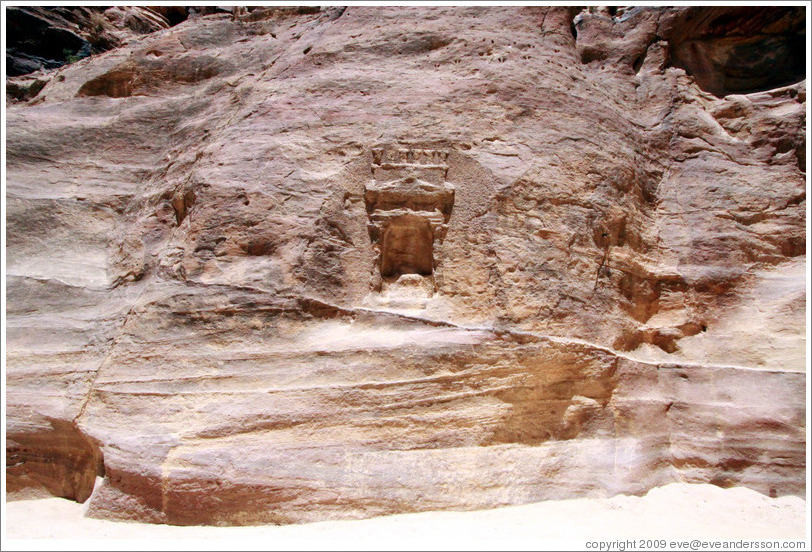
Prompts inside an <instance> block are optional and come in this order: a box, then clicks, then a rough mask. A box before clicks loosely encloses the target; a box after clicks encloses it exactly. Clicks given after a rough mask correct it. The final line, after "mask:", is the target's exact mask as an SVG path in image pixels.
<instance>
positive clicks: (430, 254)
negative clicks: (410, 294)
mask: <svg viewBox="0 0 812 552" xmlns="http://www.w3.org/2000/svg"><path fill="white" fill-rule="evenodd" d="M372 156H373V162H372V180H371V181H370V182H369V183H367V185H366V187H365V190H364V200H365V203H366V210H367V216H368V218H369V221H368V228H369V237H370V239H371V241H372V247H373V248H374V250H375V265H376V270H377V274H376V275H375V276H376V277H375V279H374V282H375V283H374V287H375V289H376V290H377V291H381V289H382V288H384V287H387V285H391V284H398V283H401V284H403V283H408V284H409V285H412V286H413V285H415V284H417V285H419V286H420V287H425V288H428V289H430V290H431V291H432V292H434V291H435V290H436V282H437V279H436V276H437V275H438V274H439V273H440V272H441V270H442V255H441V247H440V246H441V244H442V242H443V240H444V239H445V235H446V232H447V231H448V221H449V219H450V218H451V211H452V209H453V207H454V187H453V186H452V185H451V184H449V183H448V182H446V177H447V174H448V165H447V164H446V161H447V158H448V152H444V151H437V150H428V149H417V148H392V147H390V148H379V149H374V150H373V151H372ZM418 278H420V280H418Z"/></svg>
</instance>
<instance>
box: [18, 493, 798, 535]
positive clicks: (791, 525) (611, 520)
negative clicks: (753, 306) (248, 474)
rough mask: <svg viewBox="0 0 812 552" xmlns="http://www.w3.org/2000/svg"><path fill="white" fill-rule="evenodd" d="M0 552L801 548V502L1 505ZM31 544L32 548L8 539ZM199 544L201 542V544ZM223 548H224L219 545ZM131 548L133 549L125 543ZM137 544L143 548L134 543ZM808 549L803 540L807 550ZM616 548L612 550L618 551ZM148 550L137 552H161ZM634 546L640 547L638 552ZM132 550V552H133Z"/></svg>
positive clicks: (649, 498)
mask: <svg viewBox="0 0 812 552" xmlns="http://www.w3.org/2000/svg"><path fill="white" fill-rule="evenodd" d="M5 513H6V515H4V516H3V519H4V525H5V527H4V535H3V537H4V541H5V542H4V546H3V549H4V550H6V549H9V550H11V549H24V548H25V549H55V548H57V547H59V546H60V543H59V542H57V541H53V540H49V541H43V540H40V539H173V541H172V542H171V543H169V544H168V545H167V546H171V547H172V548H173V549H179V548H184V546H183V543H182V542H181V541H177V540H174V539H195V540H190V541H189V544H190V545H191V547H192V548H193V549H214V550H216V549H221V548H228V549H230V550H235V549H249V548H261V549H266V550H270V549H274V550H280V549H281V550H303V549H333V550H377V549H389V550H391V549H469V550H476V549H503V550H504V549H540V548H547V547H553V546H555V545H556V544H557V543H560V544H563V545H566V544H568V545H569V547H572V546H575V547H578V548H581V547H585V546H586V542H587V541H595V540H604V541H609V540H615V541H617V540H618V539H631V540H635V539H636V540H638V541H639V540H640V539H644V538H659V539H667V540H668V541H669V542H670V541H673V540H680V539H688V540H690V539H804V538H805V536H806V531H807V529H806V522H807V512H806V501H805V500H803V499H801V498H798V497H781V498H777V499H773V498H769V497H767V496H764V495H762V494H759V493H756V492H755V491H751V490H749V489H744V488H734V489H720V488H718V487H715V486H712V485H688V484H682V483H679V484H677V483H675V484H671V485H667V486H665V487H660V488H657V489H653V490H652V491H651V492H649V493H648V494H647V495H646V496H644V497H631V496H616V497H613V498H608V499H577V500H562V501H549V502H540V503H537V504H528V505H523V506H510V507H505V508H499V509H495V510H483V511H476V512H428V513H420V514H403V515H396V516H387V517H379V518H373V519H368V520H360V521H329V522H321V523H311V524H306V525H288V526H260V527H175V526H167V525H145V524H138V523H120V522H111V521H103V520H97V519H89V518H85V517H83V516H82V505H81V504H77V503H74V502H70V501H68V500H64V499H59V498H47V499H41V500H22V501H15V502H9V503H7V504H6V512H5ZM6 539H30V540H16V541H13V540H6ZM197 539H204V540H202V541H200V540H197ZM222 539H227V540H222ZM128 542H129V544H130V545H131V546H137V543H136V541H128ZM141 542H144V541H141ZM807 542H808V541H807ZM61 544H62V545H64V546H61V547H63V548H66V549H85V548H87V549H94V548H97V549H105V550H106V549H111V548H112V549H124V548H126V547H127V543H125V542H124V541H117V542H116V544H111V543H109V542H104V541H95V544H94V543H93V541H90V542H88V541H87V540H85V541H83V542H81V543H80V542H78V541H77V542H71V541H62V543H61ZM618 544H619V543H616V545H615V547H613V549H615V550H617V549H619V548H618ZM157 546H160V545H159V543H157V542H156V541H154V540H153V541H149V544H147V545H144V549H158V548H156V547H157ZM638 546H639V544H638ZM136 549H137V548H136Z"/></svg>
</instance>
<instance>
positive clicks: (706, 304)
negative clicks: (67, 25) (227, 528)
mask: <svg viewBox="0 0 812 552" xmlns="http://www.w3.org/2000/svg"><path fill="white" fill-rule="evenodd" d="M776 9H778V8H776ZM749 13H750V12H747V11H741V10H739V9H732V8H731V9H727V8H718V9H716V8H715V9H713V10H708V11H702V10H699V11H696V10H694V9H688V8H632V9H629V10H620V11H614V13H613V12H612V10H608V9H607V10H594V11H593V13H590V11H589V10H586V11H585V12H584V13H578V10H573V9H569V8H542V7H536V8H530V7H526V8H519V7H511V8H497V7H487V8H486V7H443V8H405V7H397V8H387V7H361V6H350V7H348V8H322V9H300V8H287V9H280V8H274V9H264V8H263V9H256V10H252V11H243V10H237V11H236V12H235V13H234V14H211V15H206V14H196V16H195V17H194V18H191V19H188V20H186V21H184V22H183V23H182V24H179V25H176V26H174V27H171V28H169V27H167V28H165V29H162V30H158V31H156V32H153V33H150V34H148V35H145V36H143V37H141V38H138V39H134V40H132V41H131V42H129V43H128V44H127V45H126V46H123V47H120V48H117V49H113V50H110V51H108V52H105V53H102V54H99V55H94V56H92V57H89V58H87V59H83V60H81V61H78V62H76V63H73V64H70V65H67V66H64V67H62V68H60V69H57V70H55V71H53V72H51V73H49V74H48V77H47V83H46V84H44V85H43V86H42V87H41V89H40V90H39V92H34V91H31V92H29V93H28V94H27V95H25V96H22V97H20V96H18V99H20V100H26V98H33V99H27V101H15V102H13V103H12V102H9V107H8V111H7V113H8V122H7V129H8V132H7V135H8V142H7V148H8V164H7V175H8V189H7V205H8V213H7V228H8V232H7V235H8V244H7V252H8V253H7V258H8V262H7V271H8V287H7V295H8V310H7V320H8V330H7V332H8V342H7V347H8V352H7V363H8V370H7V380H6V382H7V389H8V405H7V406H8V418H7V430H8V436H9V446H8V447H9V448H8V450H7V474H8V480H9V490H10V491H12V496H26V494H27V493H28V494H31V493H37V492H40V493H42V492H48V493H52V494H59V495H61V496H68V497H71V498H75V499H77V500H83V499H85V498H86V497H87V496H88V495H90V498H89V501H90V502H89V512H90V513H91V515H94V516H99V517H107V518H116V519H135V520H141V521H152V522H165V523H174V524H196V523H212V524H246V523H295V522H303V521H314V520H319V519H327V518H354V517H368V516H372V515H378V514H387V513H394V512H405V511H419V510H430V509H443V508H454V509H466V508H468V509H470V508H484V507H490V506H495V505H501V504H517V503H524V502H532V501H538V500H544V499H553V498H566V497H574V496H608V495H613V494H617V493H636V494H640V493H644V492H645V491H647V490H648V489H650V488H652V487H654V486H658V485H661V484H665V483H668V482H673V481H690V482H712V483H714V484H717V485H721V486H732V485H745V486H748V487H751V488H754V489H756V490H759V491H761V492H764V493H771V494H803V492H804V491H805V488H804V485H805V483H804V481H805V479H804V478H805V476H804V473H805V467H806V466H805V452H804V451H805V437H804V435H805V429H804V423H805V421H804V420H805V403H804V401H805V397H804V392H805V381H806V380H805V374H804V348H805V341H804V335H805V325H804V324H805V321H804V308H805V293H806V292H805V279H804V271H805V262H806V235H805V223H806V221H805V211H806V195H805V174H804V171H805V169H806V165H805V154H804V151H805V147H806V146H805V108H806V84H805V81H804V80H801V78H803V75H802V74H798V73H797V72H793V71H794V70H793V71H789V70H787V71H785V72H784V73H782V76H781V78H780V79H778V81H772V80H769V79H768V80H767V81H765V80H764V79H763V74H762V73H763V71H762V69H763V66H764V65H763V63H762V61H763V60H762V61H759V62H758V63H757V64H755V66H754V65H748V64H746V63H745V64H743V65H742V66H740V67H738V68H737V67H736V66H735V56H732V55H731V56H730V57H729V58H728V61H726V62H725V64H723V65H722V66H720V67H715V66H708V65H707V64H705V65H702V67H703V69H702V71H698V70H697V69H695V66H694V65H692V63H693V62H694V61H696V59H700V60H701V59H704V58H702V56H704V55H712V54H713V52H716V51H718V46H717V45H718V44H721V43H724V44H727V45H728V46H730V45H731V44H732V46H730V48H733V49H734V50H735V48H737V47H738V46H736V44H745V43H746V44H755V43H757V40H756V39H755V38H752V37H753V36H755V35H757V36H758V40H768V39H769V40H779V41H784V43H786V44H788V45H789V46H787V48H788V50H787V52H788V53H787V55H786V56H785V58H786V59H784V61H785V62H786V63H788V64H789V65H790V66H792V67H794V65H792V64H793V63H795V62H794V61H793V60H794V59H795V58H793V57H792V56H793V55H794V54H793V53H792V52H794V50H792V48H791V47H790V46H791V45H792V44H794V42H793V41H794V40H796V39H795V38H793V36H795V35H793V33H796V32H797V28H798V27H797V21H798V13H801V14H802V13H803V10H802V9H801V8H798V9H794V8H793V9H789V8H786V9H785V8H780V12H770V11H769V10H767V12H763V11H758V14H761V15H758V17H759V18H761V19H762V20H763V22H764V24H763V25H762V26H758V25H756V26H753V25H752V24H750V23H747V18H748V17H750V15H748V14H749ZM169 15H170V14H164V15H161V17H169ZM697 17H698V19H697ZM691 33H693V34H691ZM748 33H750V34H748ZM767 35H769V36H767ZM725 37H728V38H725ZM765 37H766V38H765ZM689 39H690V40H693V41H696V40H700V39H701V40H706V39H707V41H711V42H707V43H703V44H704V45H703V46H701V47H700V48H699V49H698V50H697V51H698V52H700V53H701V55H700V56H699V57H698V58H690V59H689V58H687V57H684V56H683V57H679V56H675V54H674V51H675V48H678V47H680V46H679V45H684V44H685V43H686V41H688V40H689ZM725 40H728V42H724V41H725ZM719 41H722V42H719ZM726 47H727V46H726ZM680 51H682V50H680ZM692 51H693V50H692ZM726 51H727V50H726ZM714 59H716V58H714ZM782 59H783V58H782ZM686 60H687V61H686ZM692 60H693V61H692ZM779 62H781V61H780V60H778V61H776V63H779ZM781 63H783V62H781ZM680 67H683V68H680ZM686 70H688V71H689V72H690V74H689V73H688V72H686ZM716 70H719V71H722V73H723V74H721V75H719V74H716V73H713V71H716ZM751 70H752V71H754V72H755V73H754V74H752V75H751V76H749V77H748V76H747V74H748V71H751ZM736 71H738V73H736ZM759 71H762V73H759ZM756 73H758V74H756ZM733 74H736V75H739V76H738V77H737V78H738V79H739V80H737V81H736V83H738V84H735V86H739V85H741V86H742V87H743V88H744V89H746V90H740V89H736V90H738V91H739V92H745V91H746V92H747V93H736V94H727V95H725V92H728V91H732V89H731V87H732V86H734V84H731V83H732V82H733V81H731V80H730V78H731V77H730V76H731V75H733ZM30 78H31V77H29V79H30ZM748 79H749V80H748ZM779 81H780V82H779ZM10 82H12V83H15V82H21V81H19V80H14V79H12V80H11V81H10ZM26 82H28V81H26ZM708 83H711V84H708ZM714 83H715V84H714ZM719 83H721V84H719ZM741 83H745V84H741ZM19 86H23V84H19ZM719 86H721V87H722V88H719ZM751 88H753V89H758V91H751V90H750V89H751ZM96 477H98V478H99V479H98V484H97V485H96V486H95V489H94V490H92V494H91V489H92V484H91V482H92V481H93V479H94V478H96Z"/></svg>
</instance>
